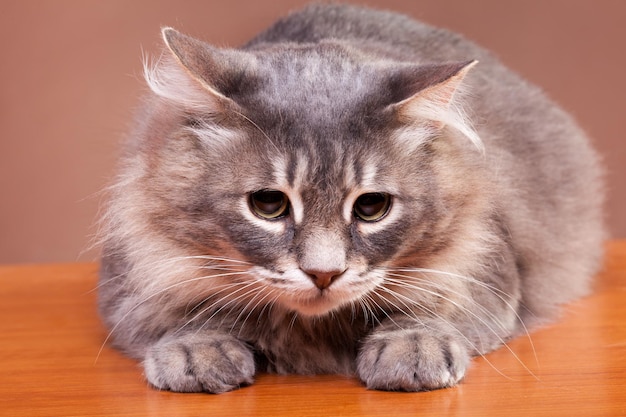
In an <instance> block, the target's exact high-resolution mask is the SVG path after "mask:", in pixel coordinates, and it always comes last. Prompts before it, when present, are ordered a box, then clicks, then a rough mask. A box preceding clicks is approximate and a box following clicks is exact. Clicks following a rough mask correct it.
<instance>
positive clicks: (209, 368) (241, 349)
mask: <svg viewBox="0 0 626 417" xmlns="http://www.w3.org/2000/svg"><path fill="white" fill-rule="evenodd" d="M143 365H144V369H145V373H146V378H147V379H148V382H150V383H151V384H152V385H154V386H155V387H157V388H160V389H165V390H171V391H179V392H210V393H220V392H225V391H230V390H232V389H235V388H238V387H240V386H243V385H249V384H251V383H252V382H253V377H254V373H255V363H254V355H253V352H252V350H251V348H250V347H249V346H248V345H246V344H245V343H244V342H242V341H240V340H238V339H237V338H235V337H233V336H231V335H229V334H224V333H220V332H217V331H207V330H204V331H198V332H190V333H185V334H181V335H177V334H172V335H167V336H165V337H163V338H162V339H160V340H159V341H158V342H157V343H155V344H154V345H152V346H151V347H150V348H149V349H148V351H147V354H146V357H145V359H144V362H143Z"/></svg>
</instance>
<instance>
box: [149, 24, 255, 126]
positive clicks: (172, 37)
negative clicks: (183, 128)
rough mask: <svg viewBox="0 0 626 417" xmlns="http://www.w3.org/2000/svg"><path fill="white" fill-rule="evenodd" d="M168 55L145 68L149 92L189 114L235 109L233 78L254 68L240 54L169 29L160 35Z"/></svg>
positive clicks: (248, 57) (249, 59)
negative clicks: (230, 94) (176, 105)
mask: <svg viewBox="0 0 626 417" xmlns="http://www.w3.org/2000/svg"><path fill="white" fill-rule="evenodd" d="M161 34H162V36H163V41H164V43H165V46H166V47H167V52H169V53H168V54H165V55H163V56H161V58H160V59H158V60H157V62H156V63H153V64H152V65H148V64H144V74H145V78H146V81H147V83H148V85H149V87H150V89H151V90H152V91H153V92H154V93H155V94H157V95H158V96H160V97H162V98H164V99H167V100H170V101H173V102H175V103H176V104H178V105H180V106H182V107H183V108H185V109H188V110H195V111H202V112H203V113H206V114H215V113H221V112H224V111H228V110H229V109H233V108H236V107H237V105H236V104H235V103H234V102H233V100H232V99H231V98H229V97H228V94H229V93H230V92H231V91H232V88H233V74H237V73H238V74H242V73H243V69H242V68H250V67H252V65H253V62H252V61H253V57H252V56H250V55H249V54H246V53H244V52H241V51H234V50H222V49H218V48H214V47H212V46H210V45H208V44H206V43H204V42H201V41H199V40H197V39H194V38H192V37H190V36H187V35H184V34H182V33H180V32H178V31H176V30H175V29H172V28H169V27H166V28H163V29H162V31H161Z"/></svg>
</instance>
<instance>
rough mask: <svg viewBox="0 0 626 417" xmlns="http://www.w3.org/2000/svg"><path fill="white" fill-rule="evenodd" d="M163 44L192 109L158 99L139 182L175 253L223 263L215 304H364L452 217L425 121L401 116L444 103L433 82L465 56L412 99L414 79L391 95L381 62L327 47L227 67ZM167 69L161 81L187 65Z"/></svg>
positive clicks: (394, 85)
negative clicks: (156, 123)
mask: <svg viewBox="0 0 626 417" xmlns="http://www.w3.org/2000/svg"><path fill="white" fill-rule="evenodd" d="M166 39H167V41H168V42H169V46H170V49H171V50H172V51H173V53H174V54H175V55H176V56H177V58H178V59H179V61H180V62H179V64H181V63H182V67H184V68H186V70H185V71H188V72H191V74H194V75H193V76H192V77H189V79H188V80H186V81H185V82H187V83H188V85H189V86H191V87H189V88H190V91H189V92H187V93H184V92H182V93H181V91H180V88H179V91H176V92H175V93H172V94H170V96H174V95H175V94H183V95H186V97H188V98H189V99H188V100H187V102H188V104H189V102H191V101H192V100H193V101H194V102H196V103H202V95H203V94H204V95H205V100H206V103H207V104H206V105H205V104H200V105H198V106H195V107H194V106H190V105H187V106H186V108H182V109H181V103H182V102H183V101H184V100H182V101H181V100H178V101H179V103H175V102H176V100H175V99H174V100H172V101H174V103H169V102H166V103H165V104H163V103H161V104H159V106H161V109H160V110H159V111H160V112H161V114H163V112H168V113H169V116H168V117H170V118H172V120H174V121H175V122H174V123H173V124H171V125H170V126H169V127H168V128H166V129H163V128H161V130H160V131H158V132H157V133H156V134H157V135H161V136H162V135H163V134H165V135H164V136H165V137H161V138H160V139H159V140H158V141H156V142H158V143H153V144H151V145H150V146H147V149H149V151H148V152H147V153H148V155H149V156H148V157H147V159H148V160H149V163H147V165H149V168H148V169H147V171H146V172H147V175H146V187H145V190H144V192H145V193H146V195H147V199H148V200H150V201H152V202H154V205H153V210H152V214H151V216H153V217H154V222H153V223H154V225H155V227H157V228H158V229H159V230H160V233H163V234H166V235H168V237H169V238H171V240H172V241H173V242H176V244H177V245H179V246H180V247H184V248H186V250H188V251H189V254H190V255H197V256H203V255H211V256H212V257H213V258H212V259H217V258H218V257H219V256H223V257H224V258H227V259H228V262H229V264H233V263H236V264H237V269H238V270H240V272H241V274H238V275H233V276H231V277H229V278H228V279H231V280H234V281H236V282H237V283H238V285H239V287H238V288H239V290H238V291H239V294H238V295H237V293H236V294H235V295H234V296H233V294H229V296H228V300H231V301H230V302H241V303H244V304H247V305H249V306H250V304H251V303H256V305H258V306H262V305H265V304H272V303H278V304H280V305H282V306H284V307H286V308H288V309H290V310H294V311H297V312H299V313H300V314H303V315H306V316H317V315H324V314H327V313H328V312H330V311H333V310H336V309H339V308H341V307H344V306H350V305H352V306H353V307H357V308H361V306H362V305H363V303H366V304H367V305H368V306H369V308H371V307H372V306H377V305H378V304H379V303H381V302H382V301H381V300H383V299H385V277H386V276H387V269H388V268H392V267H397V266H410V265H407V264H403V262H405V259H408V258H410V259H411V260H412V261H411V262H413V263H414V262H418V261H419V260H420V258H423V257H427V256H429V255H430V254H431V253H432V252H433V251H435V250H436V248H437V245H442V244H443V243H442V242H444V241H445V234H442V233H439V234H437V236H435V235H436V233H435V231H441V230H442V222H443V223H445V222H446V221H449V219H450V218H451V217H453V215H454V213H453V210H452V207H453V206H454V204H453V202H451V201H448V203H446V192H447V191H446V190H445V189H442V187H441V186H440V180H441V178H440V177H441V175H442V172H440V170H439V168H438V167H439V166H440V164H439V161H438V159H437V158H438V156H437V155H440V154H441V152H439V151H436V150H435V148H437V147H438V146H444V147H445V144H438V143H437V142H436V141H433V140H432V139H433V138H434V137H436V136H437V135H438V134H439V132H438V131H437V129H436V124H437V123H436V120H435V121H432V120H431V121H424V120H421V119H420V121H419V122H416V121H415V120H410V119H411V118H414V117H416V115H417V114H418V113H419V111H422V110H423V111H426V110H428V111H433V110H432V109H430V108H428V109H427V108H426V107H428V106H431V107H432V105H433V103H432V101H433V99H432V98H433V97H436V100H438V101H439V102H438V103H435V104H439V105H441V106H445V105H446V102H445V100H446V97H445V91H444V90H445V89H446V88H448V89H449V88H450V86H449V85H448V84H450V80H454V77H455V76H457V75H458V73H459V70H462V69H463V68H464V67H465V66H459V67H458V68H456V69H455V70H454V71H451V70H450V68H447V69H443V70H441V69H439V70H438V71H439V72H438V73H436V74H433V75H431V78H433V79H435V80H437V82H435V86H438V88H439V89H440V90H442V91H440V92H439V93H437V94H432V91H431V93H429V94H431V95H432V97H431V95H429V94H422V96H420V97H417V94H420V93H421V92H423V91H428V85H426V86H418V87H417V91H418V93H416V94H414V93H415V91H414V90H415V88H416V87H413V88H411V87H410V86H408V87H406V91H404V90H402V87H403V86H405V84H403V83H401V82H399V79H400V80H403V79H404V78H403V77H402V76H400V75H399V73H398V72H397V71H390V70H389V69H386V68H378V67H374V66H368V65H367V64H366V63H365V62H363V61H360V57H350V56H349V55H347V53H348V52H347V51H345V50H338V49H337V48H336V47H335V46H332V45H330V46H329V45H323V46H318V47H315V48H308V49H307V48H296V49H294V50H287V51H276V52H275V53H273V54H266V55H262V56H255V55H252V54H250V55H247V56H244V55H242V54H241V53H239V52H238V53H236V54H233V55H232V56H230V58H229V59H232V62H235V63H234V64H233V63H228V68H229V69H230V70H231V73H229V72H228V70H224V69H220V70H218V69H217V68H216V67H217V65H216V63H215V62H213V61H207V60H208V59H209V58H207V57H204V58H203V59H204V61H203V63H201V62H200V61H199V60H200V58H198V57H197V54H198V51H197V48H199V47H200V46H199V45H198V44H196V43H193V44H192V45H191V46H190V45H188V44H186V43H185V42H190V40H189V39H188V38H185V37H182V35H178V34H172V33H170V37H169V39H168V38H167V35H166ZM202 50H203V51H206V49H202ZM203 53H208V52H203ZM348 58H349V59H348ZM226 61H228V59H224V58H222V59H221V60H220V65H222V64H223V63H224V62H226ZM201 64H202V65H201ZM199 68H203V69H202V70H200V69H199ZM232 68H236V70H234V71H233V70H232ZM169 71H176V69H172V68H170V69H169ZM178 71H179V73H176V75H175V76H170V78H172V79H178V80H180V79H181V77H185V76H188V74H187V75H185V74H183V73H182V72H180V68H179V69H178ZM203 71H204V72H203ZM431 71H433V72H437V71H435V70H431ZM442 71H443V72H445V71H447V75H446V74H443V75H442V74H441V72H442ZM415 72H416V71H408V72H407V74H412V73H415ZM417 72H419V71H417ZM215 74H219V75H220V76H219V77H217V76H216V75H215ZM233 74H236V76H234V75H233ZM196 77H197V79H196V80H194V78H196ZM233 77H235V78H233ZM437 77H438V78H437ZM198 81H199V82H198ZM195 82H198V84H197V85H193V84H194V83H195ZM205 83H206V84H207V85H204V84H205ZM153 84H155V85H156V82H154V80H153ZM183 84H184V83H183ZM178 85H179V86H180V85H181V84H180V83H179V84H178ZM162 86H163V85H161V86H153V90H155V91H157V90H158V87H162ZM454 88H456V87H455V86H453V89H454ZM453 92H454V91H453V90H452V93H453ZM452 93H450V94H449V95H450V96H451V94H452ZM162 96H165V94H162ZM170 99H171V97H170ZM447 99H448V100H449V99H450V97H448V98H447ZM442 100H443V101H442ZM416 102H417V103H416ZM175 104H178V106H179V107H175ZM163 106H165V107H163ZM168 106H169V107H168ZM420 106H421V107H422V108H423V109H422V110H420ZM163 109H165V110H163ZM172 109H175V110H172ZM172 114H174V115H175V116H172ZM407 119H409V120H408V121H407ZM444 154H445V152H444ZM229 267H232V265H230V266H229ZM207 285H208V286H210V282H208V281H207ZM218 291H219V290H218ZM209 292H210V291H209ZM225 299H226V297H225ZM396 299H397V297H396ZM232 300H235V301H232Z"/></svg>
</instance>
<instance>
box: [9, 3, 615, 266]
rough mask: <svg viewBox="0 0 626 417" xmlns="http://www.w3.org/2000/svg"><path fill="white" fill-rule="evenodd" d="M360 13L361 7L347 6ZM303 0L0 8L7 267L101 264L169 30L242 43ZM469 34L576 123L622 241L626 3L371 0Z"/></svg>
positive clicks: (611, 221) (15, 5) (612, 224)
mask: <svg viewBox="0 0 626 417" xmlns="http://www.w3.org/2000/svg"><path fill="white" fill-rule="evenodd" d="M353 2H356V1H354V0H353ZM304 3H305V2H304V1H299V0H272V1H263V0H256V1H255V0H251V1H244V0H230V1H227V2H225V1H217V0H176V1H173V0H134V1H129V0H106V1H104V0H100V1H99V0H1V1H0V46H1V48H0V263H25V262H66V261H70V262H71V261H75V260H83V261H90V260H95V259H96V258H97V249H88V248H89V244H90V240H91V237H92V235H93V233H94V231H95V227H94V224H95V220H96V217H97V211H98V206H99V204H100V196H99V191H100V190H101V189H103V188H104V187H105V186H106V184H107V182H108V181H109V179H110V178H111V176H112V174H113V172H114V165H115V160H116V152H117V149H118V145H119V142H120V141H121V140H122V139H123V136H124V133H125V131H126V130H127V127H128V126H129V125H130V123H132V114H133V111H134V108H135V106H136V105H137V103H138V100H137V98H138V96H139V94H140V93H141V92H142V91H144V89H145V87H144V84H143V82H142V78H141V56H142V53H147V54H150V53H157V52H158V51H159V48H160V43H159V42H160V41H159V28H160V27H161V26H173V27H176V28H178V29H179V30H182V31H184V32H187V33H189V34H192V35H194V36H196V37H199V38H201V39H204V40H206V41H208V42H210V43H213V44H216V45H219V46H237V45H240V44H241V43H243V42H245V41H246V40H247V39H248V38H250V37H251V36H253V35H254V34H255V33H257V32H258V31H260V30H261V29H263V28H264V27H266V26H267V25H269V24H270V23H271V22H272V21H273V20H274V19H276V18H277V17H278V16H280V15H283V14H284V13H286V12H288V11H289V10H291V9H294V8H297V7H298V6H301V5H302V4H304ZM360 3H361V4H365V5H370V6H374V7H378V8H386V9H393V10H396V11H400V12H404V13H408V14H410V15H412V16H413V17H415V18H419V19H422V20H424V21H426V22H429V23H431V24H434V25H438V26H443V27H447V28H450V29H453V30H455V31H458V32H461V33H464V34H465V35H466V36H467V37H469V38H470V39H473V40H474V41H476V42H478V43H480V44H482V45H483V46H486V47H488V48H489V49H491V50H493V51H494V52H495V53H496V54H497V55H498V56H499V57H500V58H501V59H502V60H503V61H504V62H505V63H506V64H508V65H509V66H510V67H512V68H514V69H515V70H516V71H517V72H519V73H521V74H522V75H523V76H525V77H526V78H528V79H529V80H531V81H532V82H534V83H536V84H539V85H541V86H542V87H543V88H544V89H545V90H546V91H547V92H548V94H549V95H550V96H552V98H554V99H555V100H556V101H557V102H559V103H561V105H562V106H563V107H565V108H566V109H567V110H569V111H570V112H571V113H573V114H574V115H575V116H576V117H577V118H578V120H579V122H580V124H581V125H582V126H583V128H584V129H586V130H587V132H589V134H590V135H591V136H592V138H593V140H594V141H595V144H596V146H597V148H599V149H600V151H601V152H602V153H603V155H604V157H605V160H606V165H607V167H608V171H607V172H608V180H609V181H608V183H609V201H608V205H607V216H608V223H609V226H610V231H611V234H612V236H613V237H626V217H625V216H624V209H625V208H626V185H625V184H624V183H625V182H626V139H625V138H624V133H623V132H624V118H623V114H624V112H625V110H626V106H625V104H626V77H624V65H625V64H626V56H625V53H624V51H625V43H626V24H624V22H625V21H626V1H622V0H519V1H502V0H474V1H468V0H363V1H360Z"/></svg>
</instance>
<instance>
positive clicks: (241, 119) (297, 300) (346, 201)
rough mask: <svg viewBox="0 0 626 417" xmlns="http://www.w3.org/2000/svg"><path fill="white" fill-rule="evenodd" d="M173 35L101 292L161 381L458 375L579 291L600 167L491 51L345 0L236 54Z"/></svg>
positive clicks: (107, 243)
mask: <svg viewBox="0 0 626 417" xmlns="http://www.w3.org/2000/svg"><path fill="white" fill-rule="evenodd" d="M163 38H164V41H165V45H166V49H165V51H164V54H163V55H162V56H161V57H160V58H159V59H158V60H157V61H156V62H154V63H152V64H151V65H146V79H147V82H148V85H149V87H150V89H151V90H152V92H151V94H150V95H149V97H147V99H146V100H145V105H144V106H143V111H142V112H141V114H140V115H139V118H138V120H137V124H136V129H135V130H134V132H133V133H132V135H131V137H130V141H129V145H128V147H127V148H126V152H125V154H124V156H123V158H122V164H121V167H120V171H121V172H120V175H119V177H118V180H117V183H116V185H114V186H113V187H111V201H110V204H109V207H108V209H107V214H106V216H105V218H104V219H103V258H102V267H101V276H100V280H101V281H100V293H99V297H100V300H99V302H100V312H101V314H102V317H103V319H104V321H105V322H106V324H107V325H108V326H109V328H110V331H111V338H112V340H113V342H114V344H115V346H116V347H118V348H119V349H121V350H122V351H123V352H125V353H126V354H128V355H130V356H132V357H134V358H137V359H139V360H141V361H143V365H144V369H145V375H146V377H147V379H148V381H149V382H150V383H151V384H152V385H154V386H155V387H158V388H161V389H169V390H173V391H206V392H213V393H218V392H223V391H228V390H232V389H234V388H237V387H240V386H243V385H247V384H251V383H252V382H253V378H254V375H255V373H257V372H278V373H302V374H317V373H338V374H348V375H356V376H357V377H358V378H360V379H361V380H362V381H363V383H364V384H365V385H366V386H367V387H368V388H371V389H381V390H405V391H419V390H430V389H436V388H441V387H449V386H452V385H455V384H456V383H458V382H459V381H460V380H461V379H462V378H463V375H464V373H465V371H466V369H467V367H468V364H469V360H470V357H472V356H474V355H482V354H484V353H486V352H489V351H491V350H493V349H495V348H497V347H498V346H501V345H502V344H503V343H505V342H506V341H507V340H508V339H510V338H511V337H514V336H516V335H519V334H522V333H525V332H526V331H527V330H526V329H527V327H528V326H531V325H537V324H539V323H541V322H544V321H545V320H547V319H550V318H553V317H554V316H555V314H556V313H557V310H558V308H557V307H558V305H559V304H562V303H564V302H567V301H570V300H572V299H574V298H576V297H580V296H582V295H584V294H585V293H587V291H588V289H589V286H590V278H591V277H592V275H593V274H594V272H595V271H596V270H597V268H598V265H599V261H600V259H601V252H602V244H601V241H602V239H603V236H604V233H603V226H602V218H601V217H602V215H601V203H602V181H601V170H600V169H599V163H598V158H597V156H596V154H595V153H594V152H593V150H592V149H591V148H590V145H589V143H588V140H587V138H586V137H585V135H584V134H583V132H582V131H581V130H580V129H579V128H578V127H577V126H576V124H575V123H574V122H573V121H572V119H571V118H570V117H569V116H568V115H567V114H565V113H564V112H563V111H562V110H560V109H559V108H558V107H556V106H555V105H554V104H553V103H552V102H551V101H550V100H548V99H547V98H546V97H545V95H544V94H543V93H542V92H541V91H540V90H539V89H538V88H536V87H534V86H532V85H529V84H528V83H527V82H525V81H523V80H522V79H520V77H518V76H517V75H515V74H514V73H512V72H510V71H509V70H507V69H506V68H504V67H503V66H502V65H501V64H500V63H499V62H498V61H497V60H496V59H495V58H494V57H493V56H492V55H491V54H490V53H489V52H486V51H485V50H483V49H481V48H479V47H477V46H476V45H474V44H472V43H471V42H468V41H467V40H465V39H463V38H462V37H461V36H459V35H456V34H454V33H450V32H448V31H445V30H441V29H436V28H433V27H430V26H427V25H424V24H422V23H418V22H416V21H413V20H411V19H409V18H407V17H404V16H401V15H397V14H393V13H387V12H379V11H372V10H368V9H362V8H356V7H350V6H340V5H330V6H329V5H324V6H322V5H317V6H310V7H307V8H305V9H304V10H302V11H299V12H296V13H293V14H291V15H289V16H288V17H286V18H284V19H282V20H279V21H278V22H277V23H276V24H275V25H273V26H272V27H270V28H269V29H268V30H266V31H265V32H263V33H261V34H260V35H259V36H257V37H256V38H255V39H253V40H252V41H251V42H249V43H248V44H247V45H245V46H244V47H242V48H240V49H221V48H216V47H212V46H209V45H207V44H205V43H202V42H201V41H198V40H195V39H193V38H190V37H188V36H186V35H183V34H180V33H178V32H176V31H175V30H173V29H170V28H166V29H164V30H163ZM470 120H471V122H470Z"/></svg>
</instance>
